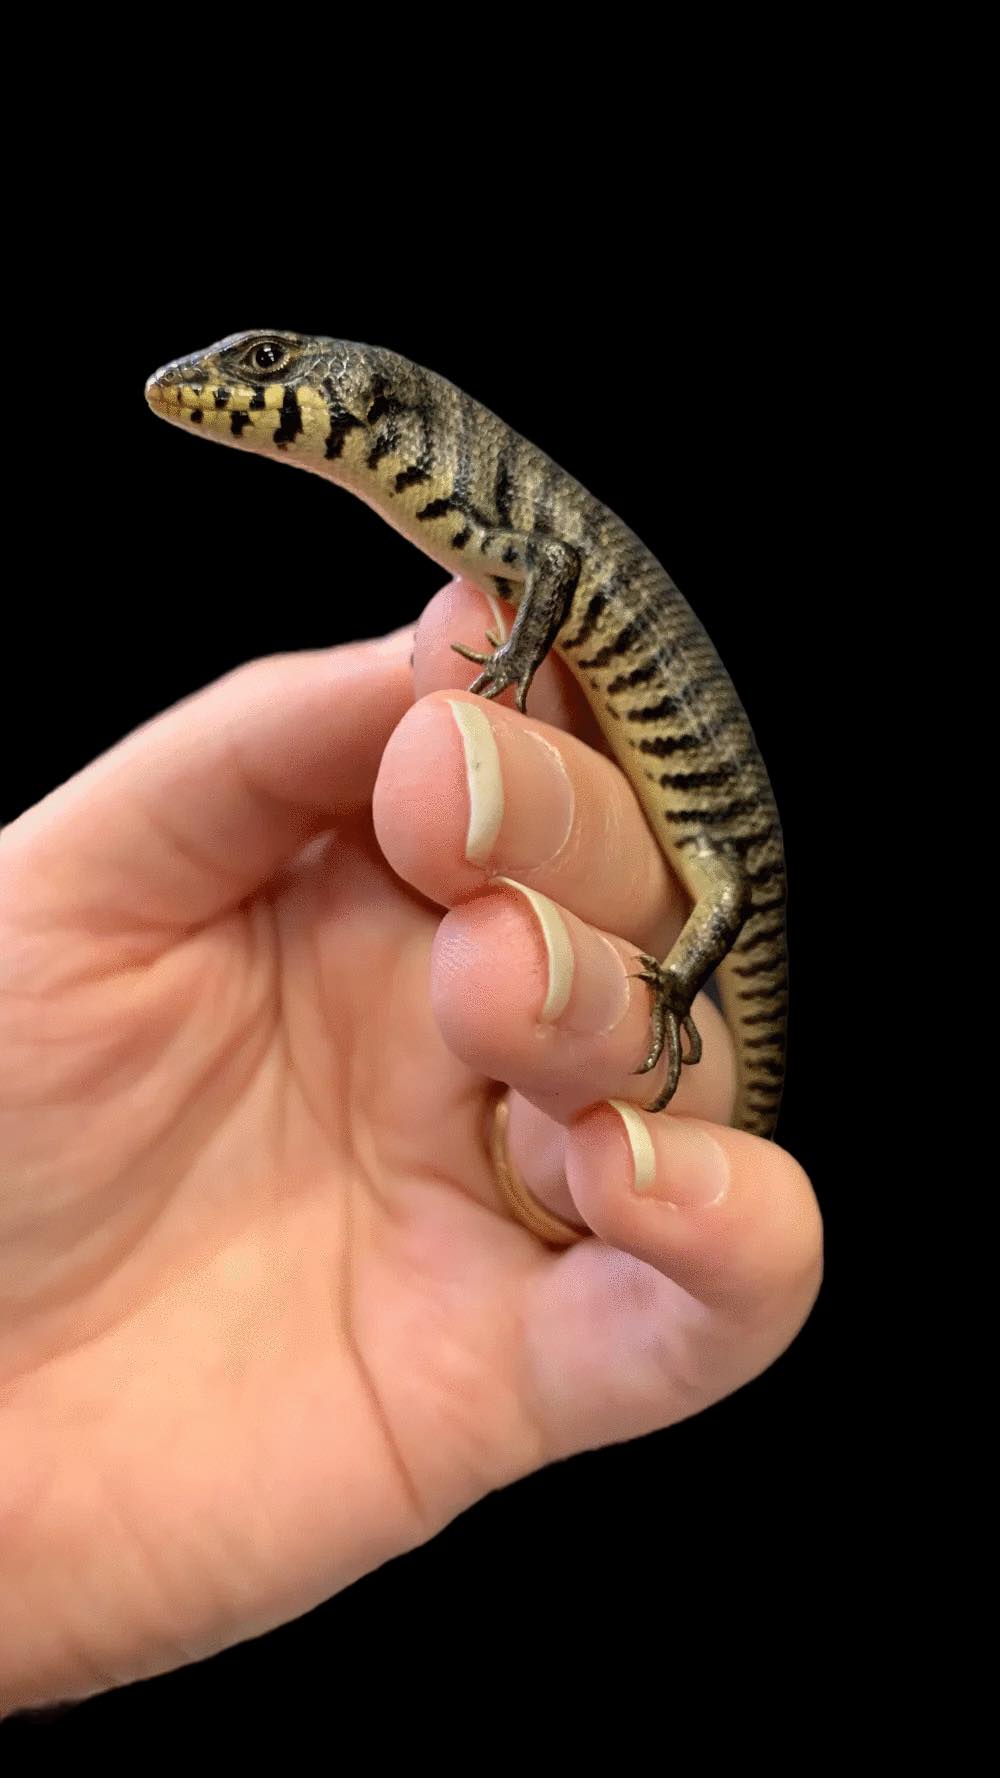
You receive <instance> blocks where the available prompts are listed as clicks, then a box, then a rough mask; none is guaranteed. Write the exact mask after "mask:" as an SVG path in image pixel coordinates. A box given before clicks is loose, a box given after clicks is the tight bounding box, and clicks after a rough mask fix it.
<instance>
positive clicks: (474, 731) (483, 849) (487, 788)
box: [448, 698, 504, 864]
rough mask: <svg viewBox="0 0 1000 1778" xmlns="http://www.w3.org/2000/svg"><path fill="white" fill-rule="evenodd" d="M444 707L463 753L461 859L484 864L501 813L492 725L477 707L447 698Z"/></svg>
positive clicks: (500, 776) (499, 775)
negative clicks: (465, 799) (465, 816)
mask: <svg viewBox="0 0 1000 1778" xmlns="http://www.w3.org/2000/svg"><path fill="white" fill-rule="evenodd" d="M448 705H449V708H450V710H451V713H452V715H453V717H454V718H455V726H456V728H457V729H458V732H459V734H460V735H461V737H462V749H463V751H464V754H465V782H466V786H467V789H468V794H469V823H468V826H467V828H466V831H465V856H466V858H467V860H468V862H469V863H470V864H488V863H489V861H490V859H491V858H492V856H493V848H494V846H495V845H496V839H497V834H498V833H499V832H500V824H501V822H502V821H503V811H504V796H503V774H502V772H501V770H500V755H499V753H498V752H497V744H496V739H495V737H494V734H493V725H492V723H491V722H490V720H489V717H488V716H487V715H486V712H485V710H484V709H483V708H482V706H481V705H480V704H470V703H463V702H461V701H460V700H459V699H458V698H449V699H448Z"/></svg>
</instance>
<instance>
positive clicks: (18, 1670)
mask: <svg viewBox="0 0 1000 1778" xmlns="http://www.w3.org/2000/svg"><path fill="white" fill-rule="evenodd" d="M493 618H494V613H493V612H492V611H491V610H490V608H489V606H488V603H487V601H486V600H485V599H484V597H483V595H482V594H480V593H478V592H476V591H475V590H473V589H472V588H470V587H468V586H464V585H463V584H462V583H460V582H455V583H452V584H451V585H450V586H449V587H447V588H445V589H444V590H443V591H442V593H440V594H439V595H438V596H437V598H436V599H435V600H433V601H432V603H431V605H430V606H429V607H428V610H427V612H426V613H425V614H424V618H423V619H422V620H421V624H420V626H419V628H418V630H417V634H416V642H415V647H414V641H413V633H412V631H407V632H405V633H399V634H398V635H395V636H392V637H388V638H386V639H384V640H382V641H379V642H373V643H365V644H358V645H355V646H352V647H349V648H341V649H333V650H330V651H326V652H322V653H315V654H305V655H295V656H286V657H277V658H274V659H269V660H264V661H260V662H256V663H254V664H253V665H252V666H251V667H248V668H246V669H242V670H241V671H239V672H237V673H235V674H233V675H231V676H230V677H228V678H227V679H225V680H223V681H221V682H220V683H219V684H217V685H214V686H211V687H209V688H208V689H207V690H205V691H204V692H201V693H199V694H197V695H196V696H194V697H192V698H190V699H188V700H187V701H186V702H185V703H184V704H182V705H179V706H178V707H176V708H175V709H173V710H171V711H168V712H167V713H166V714H165V715H164V716H162V717H160V718H158V719H157V720H156V721H155V722H153V723H151V724H149V725H148V726H147V727H145V728H144V729H142V730H140V731H139V732H138V733H136V734H134V735H132V736H131V737H129V739H128V740H126V741H125V742H124V743H122V745H121V746H120V747H118V748H116V749H115V750H114V751H113V752H111V753H110V754H108V755H106V756H105V757H104V758H102V759H100V760H98V761H97V762H96V763H95V764H93V765H92V766H90V767H88V768H87V769H86V770H85V771H83V772H82V773H80V774H79V775H78V776H77V777H76V778H75V779H73V780H72V781H71V782H70V783H69V784H67V785H65V786H63V787H62V788H61V789H60V790H58V791H57V792H55V793H54V794H53V795H52V796H51V797H49V798H47V799H46V800H45V801H44V802H43V803H41V804H40V805H39V806H38V807H37V808H35V809H32V810H30V811H29V812H28V813H27V814H26V815H24V816H23V817H21V818H20V819H19V820H18V821H15V822H13V823H12V824H11V825H10V826H9V827H8V828H7V829H6V830H4V832H3V834H2V835H0V1707H2V1708H3V1709H8V1710H9V1709H12V1708H16V1707H18V1706H23V1705H30V1704H40V1703H46V1702H52V1701H55V1700H58V1699H66V1698H78V1697H83V1696H86V1695H88V1694H91V1693H93V1692H96V1691H100V1690H103V1689H105V1688H107V1687H110V1686H114V1685H117V1684H121V1683H124V1682H126V1681H128V1680H131V1679H135V1678H139V1677H142V1676H146V1675H150V1674H154V1673H158V1672H161V1671H164V1670H166V1669H169V1668H172V1667H176V1666H179V1665H182V1664H183V1663H185V1662H187V1661H191V1660H196V1659H198V1658H200V1657H201V1656H204V1655H207V1654H209V1653H211V1652H213V1651H214V1650H217V1649H220V1648H223V1647H225V1646H227V1645H229V1644H231V1643H234V1642H237V1641H239V1640H241V1639H242V1638H245V1637H247V1636H251V1635H255V1634H259V1633H260V1632H261V1631H263V1630H265V1629H267V1628H269V1627H270V1626H273V1625H276V1624H279V1623H282V1622H283V1621H286V1620H287V1619H289V1618H291V1617H293V1616H295V1615H297V1614H299V1613H301V1612H303V1611H305V1610H307V1609H308V1608H310V1607H311V1606H313V1605H315V1604H316V1603H318V1602H319V1601H321V1600H323V1599H325V1598H327V1597H329V1596H330V1595H331V1594H333V1593H335V1592H336V1591H337V1590H338V1589H340V1588H341V1587H343V1586H345V1585H346V1584H347V1583H348V1582H350V1581H352V1580H354V1579H355V1578H357V1577H358V1576H360V1575H362V1574H364V1573H366V1572H368V1571H370V1570H371V1569H373V1568H375V1567H377V1566H378V1565H379V1564H381V1563H382V1562H384V1561H386V1560H387V1559H388V1558H389V1557H391V1556H393V1555H396V1554H398V1553H400V1552H401V1551H404V1550H406V1549H409V1548H412V1547H413V1546H414V1545H416V1544H418V1543H421V1542H423V1541H425V1540H426V1539H427V1538H429V1537H430V1536H432V1535H433V1534H434V1533H435V1531H437V1530H439V1529H440V1528H441V1527H442V1526H443V1525H445V1524H446V1523H447V1522H448V1521H449V1520H450V1519H451V1518H452V1517H453V1516H454V1515H455V1514H456V1513H458V1512H460V1511H461V1510H462V1509H464V1508H466V1507H468V1506H469V1505H471V1504H472V1503H473V1502H475V1501H476V1500H478V1499H479V1498H481V1497H482V1496H483V1495H484V1494H486V1493H488V1492H489V1491H490V1490H491V1489H495V1488H498V1487H502V1486H503V1485H504V1484H505V1483H507V1482H509V1481H511V1480H513V1479H514V1478H515V1477H518V1476H521V1475H524V1474H526V1473H528V1472H530V1471H531V1470H533V1469H536V1468H538V1467H539V1466H541V1465H542V1464H545V1463H547V1462H549V1461H551V1460H553V1459H555V1458H557V1457H562V1456H566V1455H568V1454H571V1453H573V1452H576V1451H581V1450H585V1449H588V1448H592V1447H594V1446H596V1445H601V1444H608V1443H612V1442H616V1441H621V1440H625V1439H630V1438H633V1437H636V1436H638V1435H640V1434H643V1433H646V1432H648V1431H651V1430H653V1429H655V1428H660V1427H665V1426H668V1425H670V1424H671V1423H673V1422H676V1421H678V1420H680V1419H683V1418H685V1417H687V1416H688V1415H690V1414H694V1413H697V1412H698V1410H699V1409H701V1408H703V1407H705V1406H707V1405H708V1404H709V1403H711V1402H713V1401H716V1400H718V1399H719V1398H720V1397H721V1396H724V1395H726V1394H728V1393H730V1392H731V1391H733V1390H735V1389H737V1388H739V1387H740V1385H741V1384H743V1383H745V1382H746V1381H747V1380H748V1379H750V1378H751V1377H753V1376H755V1375H756V1374H757V1373H759V1372H760V1371H761V1370H763V1369H764V1368H766V1366H767V1365H768V1364H770V1363H771V1362H772V1360H773V1359H774V1358H775V1357H776V1356H777V1355H778V1354H779V1353H780V1352H781V1351H782V1350H783V1349H784V1348H785V1347H786V1346H787V1345H788V1343H789V1342H790V1341H791V1340H792V1338H793V1337H794V1335H795V1333H796V1332H797V1330H798V1329H799V1327H800V1326H801V1325H802V1323H803V1321H804V1320H805V1318H806V1316H807V1314H808V1312H809V1309H810V1307H811V1305H812V1303H813V1300H814V1298H815V1295H816V1291H817V1288H818V1285H819V1279H820V1267H821V1258H820V1254H821V1233H820V1221H819V1215H818V1211H817V1208H816V1203H815V1199H814V1196H813V1193H812V1191H811V1188H810V1186H809V1183H808V1180H807V1179H806V1177H805V1175H804V1174H803V1172H802V1170H801V1168H800V1167H799V1166H798V1165H797V1163H796V1162H795V1161H794V1160H793V1159H792V1158H791V1157H790V1156H789V1155H788V1154H786V1153H785V1152H783V1150H782V1149H781V1148H780V1147H777V1146H776V1145H774V1144H771V1143H765V1142H762V1141H760V1140H758V1139H757V1138H755V1137H752V1136H749V1135H746V1134H744V1133H741V1132H737V1131H734V1130H731V1129H729V1128H727V1127H726V1123H725V1120H726V1118H727V1115H728V1111H729V1108H730V1105H731V1102H732V1091H733V1065H732V1057H731V1050H730V1046H729V1042H728V1038H727V1035H726V1032H725V1027H724V1025H723V1024H722V1020H721V1016H720V1015H719V1014H718V1013H717V1012H716V1010H715V1008H714V1006H712V1005H711V1004H710V1003H708V1002H703V1003H699V1005H698V1006H697V1008H696V1013H697V1022H698V1025H699V1028H700V1030H701V1032H702V1035H703V1038H704V1057H703V1060H702V1061H701V1063H700V1064H699V1065H698V1066H697V1067H696V1068H686V1069H685V1070H684V1072H683V1077H682V1083H681V1087H680V1090H679V1092H678V1095H677V1097H676V1099H675V1100H674V1102H673V1105H672V1106H671V1109H670V1111H669V1112H668V1113H660V1114H658V1115H656V1116H650V1117H648V1118H643V1117H642V1114H641V1112H640V1114H639V1116H640V1120H641V1127H642V1130H644V1131H645V1133H646V1135H645V1137H643V1136H642V1135H641V1134H640V1136H639V1137H638V1138H637V1137H636V1134H635V1127H634V1124H633V1129H632V1136H631V1138H630V1135H629V1128H628V1125H627V1123H626V1121H625V1120H623V1118H622V1116H621V1115H620V1114H619V1112H617V1111H616V1110H615V1109H614V1108H613V1107H612V1106H610V1105H608V1103H607V1101H608V1100H610V1099H618V1100H631V1101H634V1102H638V1103H639V1104H641V1103H643V1102H644V1101H645V1100H647V1099H649V1098H651V1097H652V1096H653V1092H654V1090H655V1086H656V1083H657V1081H658V1079H659V1075H658V1074H654V1075H651V1076H644V1077H636V1075H635V1074H634V1072H633V1070H634V1069H635V1068H636V1067H637V1065H638V1063H639V1062H640V1061H641V1059H642V1057H643V1054H644V1053H645V1048H646V1042H647V1037H648V1021H649V1001H648V994H647V990H646V989H645V987H644V986H643V984H642V983H641V982H639V981H637V980H634V979H632V978H633V977H634V975H635V974H636V973H637V972H638V970H639V968H640V967H641V966H640V965H639V963H638V962H637V960H636V957H637V951H639V950H643V951H648V952H651V953H652V954H654V955H658V956H663V955H665V953H666V950H667V949H668V948H669V944H670V942H671V940H672V937H673V935H675V934H676V932H677V931H678V930H679V927H680V923H681V918H682V915H683V901H682V898H681V894H680V891H679V889H678V888H677V886H676V884H675V883H674V881H673V879H672V877H671V874H670V871H669V869H668V867H667V865H666V863H665V861H664V859H663V857H662V855H661V853H660V851H659V848H658V847H657V845H656V843H655V841H654V840H653V838H652V836H651V834H650V832H649V829H648V828H647V826H646V823H645V820H644V818H643V816H642V813H641V811H640V809H639V807H638V804H637V802H636V800H635V798H634V796H633V794H632V792H631V790H630V789H629V787H628V785H627V783H626V781H625V779H624V778H623V777H622V775H621V774H620V772H619V771H618V770H617V768H616V767H615V766H614V765H613V763H612V762H611V761H610V760H609V759H608V758H607V757H605V756H604V755H603V754H602V753H601V752H599V751H598V749H597V747H596V746H594V745H592V743H593V742H594V741H595V739H596V735H595V731H594V730H593V728H592V726H591V725H590V724H589V723H588V720H587V718H586V715H585V713H584V712H583V709H582V704H581V701H580V700H579V698H578V696H577V695H576V693H575V691H574V689H573V688H572V686H571V682H570V681H569V679H568V676H566V675H565V674H564V672H563V670H562V668H561V666H560V665H559V663H558V662H556V661H554V660H549V661H547V662H546V663H545V665H544V667H543V668H542V670H541V671H540V673H539V675H538V678H537V680H536V682H535V685H534V687H533V689H532V694H531V697H530V700H529V715H528V716H526V717H523V716H520V715H518V714H517V712H515V711H514V710H513V709H511V708H508V707H507V706H508V705H509V702H510V698H509V694H508V695H507V696H506V697H505V698H504V699H503V700H501V701H499V702H498V703H496V704H490V705H486V704H484V703H483V701H482V700H480V699H471V698H469V697H468V696H467V694H466V693H465V692H464V691H463V690H461V689H458V690H455V689H450V688H462V687H464V686H466V685H467V684H468V682H469V674H468V668H467V666H466V664H465V663H463V662H462V661H461V660H459V659H458V657H457V656H456V655H455V654H454V653H452V651H451V649H450V646H449V644H450V642H451V641H452V640H457V641H462V642H465V643H466V644H467V645H468V646H470V647H481V646H482V637H483V632H484V629H485V628H486V627H488V626H490V625H491V624H492V622H493ZM411 647H414V664H413V670H412V672H411V668H410V652H411ZM453 703H454V704H459V705H461V704H470V705H473V706H474V707H475V709H476V710H477V711H485V712H486V714H487V716H488V719H489V722H490V725H491V729H492V732H493V736H494V738H495V740H496V758H497V761H498V763H499V770H500V774H501V777H502V782H503V818H502V822H501V824H500V826H499V828H498V830H497V833H496V837H495V840H494V841H493V842H492V849H491V852H490V856H489V857H488V859H487V860H486V861H485V862H482V861H480V860H478V859H474V860H473V861H471V862H470V859H469V857H468V856H467V852H468V850H469V845H470V831H471V830H470V798H472V799H474V798H475V796H476V795H477V794H478V793H477V791H476V790H475V787H474V786H475V773H474V772H473V774H472V775H471V776H470V770H469V764H468V758H467V753H466V750H465V747H464V743H463V728H462V719H461V714H459V716H457V717H456V714H455V710H454V708H453ZM573 731H575V732H573ZM472 849H473V851H475V849H476V848H475V846H473V848H472ZM480 849H481V848H480ZM497 877H508V878H512V879H514V880H515V881H516V882H517V883H521V884H524V885H527V886H528V887H530V888H532V889H534V890H535V891H537V892H539V893H540V894H541V895H543V896H545V897H546V898H548V900H549V901H550V902H551V903H554V904H555V906H556V909H557V913H556V916H555V918H556V921H557V924H558V925H559V927H560V930H561V932H562V935H563V939H564V940H566V939H568V945H569V949H570V951H571V953H572V965H571V967H572V972H573V973H572V988H571V992H570V993H569V995H568V998H567V997H566V994H565V992H563V993H562V994H561V995H560V994H558V993H557V994H556V995H555V996H553V995H552V993H551V990H552V987H553V982H552V975H551V965H550V962H549V956H548V951H547V947H546V943H545V940H544V933H543V929H542V926H541V925H540V923H539V917H538V912H537V908H536V906H535V905H533V904H532V903H531V902H530V901H529V900H528V899H527V898H526V897H525V896H524V895H523V894H521V893H519V891H518V890H517V889H516V888H512V887H509V886H508V885H506V884H503V883H497V882H496V881H495V879H496V878H497ZM564 961H565V959H564ZM557 986H558V984H557ZM562 987H563V989H564V990H565V981H563V983H562ZM560 998H562V999H563V1000H564V1001H565V1004H564V1006H563V1007H562V1009H561V1010H560V1011H558V1013H557V1016H556V1017H554V1018H553V1017H551V1016H549V1014H548V1013H547V1012H546V1005H547V1004H548V1005H549V1007H550V1010H551V1005H552V1004H556V1003H557V1002H558V1000H559V999H560ZM496 1081H502V1082H507V1083H510V1085H511V1089H512V1091H511V1153H512V1157H513V1160H514V1162H515V1164H516V1165H517V1166H518V1167H519V1168H520V1170H521V1172H522V1174H523V1176H524V1177H525V1180H526V1181H527V1183H528V1184H529V1185H530V1186H531V1188H532V1189H533V1190H534V1192H535V1193H536V1194H537V1196H538V1197H539V1198H540V1199H542V1200H544V1201H545V1202H546V1203H548V1204H549V1205H550V1206H551V1207H552V1208H553V1209H556V1210H557V1211H558V1212H559V1213H560V1214H561V1215H562V1216H564V1217H567V1218H569V1219H571V1220H572V1221H573V1222H575V1223H577V1224H579V1225H580V1226H582V1227H583V1228H584V1229H586V1230H587V1231H592V1232H591V1233H590V1234H589V1238H587V1239H585V1240H584V1241H582V1242H580V1243H579V1244H578V1245H576V1246H574V1247H572V1248H570V1249H569V1250H567V1251H564V1252H558V1253H557V1252H553V1251H551V1250H549V1249H548V1248H546V1247H544V1246H542V1245H541V1244H540V1243H539V1241H538V1240H537V1239H536V1238H535V1237H534V1236H533V1235H532V1234H529V1233H528V1232H527V1231H526V1230H525V1229H523V1228H521V1227H520V1226H519V1225H518V1224H517V1223H516V1222H514V1221H513V1220H512V1219H511V1217H510V1214H509V1213H508V1212H507V1211H506V1210H505V1208H504V1206H503V1203H502V1201H501V1199H500V1197H499V1195H498V1192H497V1189H496V1185H495V1182H494V1176H493V1172H492V1168H491V1165H490V1161H489V1157H488V1148H487V1141H486V1134H487V1128H488V1115H489V1107H490V1104H491V1095H492V1094H493V1092H494V1091H495V1088H494V1086H493V1084H492V1083H494V1082H496ZM637 1141H638V1144H639V1146H638V1148H637V1147H636V1143H637ZM640 1161H641V1162H642V1164H643V1166H646V1172H647V1175H648V1174H649V1165H651V1166H652V1168H653V1171H652V1174H651V1175H650V1176H648V1177H644V1179H643V1180H642V1181H639V1179H638V1174H639V1172H640V1171H641V1168H640V1165H639V1163H640ZM647 1163H648V1165H647ZM637 1183H642V1184H643V1186H644V1189H642V1190H637V1189H636V1185H637ZM567 1485H569V1483H568V1484H567Z"/></svg>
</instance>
